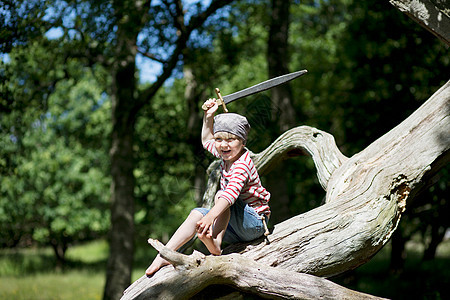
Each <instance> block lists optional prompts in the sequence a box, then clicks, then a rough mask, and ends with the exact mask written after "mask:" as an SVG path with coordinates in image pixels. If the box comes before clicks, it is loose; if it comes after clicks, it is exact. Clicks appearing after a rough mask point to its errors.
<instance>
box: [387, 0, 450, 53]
mask: <svg viewBox="0 0 450 300" xmlns="http://www.w3.org/2000/svg"><path fill="white" fill-rule="evenodd" d="M389 2H390V3H391V4H392V5H394V6H395V7H396V8H398V9H399V10H400V11H401V12H403V13H405V14H406V15H407V16H408V17H410V18H411V19H413V20H414V21H416V22H417V23H419V24H420V25H421V26H422V27H424V28H425V29H426V30H428V31H429V32H431V33H432V34H434V35H435V36H437V37H438V38H439V39H440V40H441V41H443V42H444V43H445V44H447V46H450V16H449V13H450V5H449V2H448V1H447V2H446V4H445V1H442V2H439V1H437V2H436V1H432V0H419V1H418V0H416V1H412V0H389Z"/></svg>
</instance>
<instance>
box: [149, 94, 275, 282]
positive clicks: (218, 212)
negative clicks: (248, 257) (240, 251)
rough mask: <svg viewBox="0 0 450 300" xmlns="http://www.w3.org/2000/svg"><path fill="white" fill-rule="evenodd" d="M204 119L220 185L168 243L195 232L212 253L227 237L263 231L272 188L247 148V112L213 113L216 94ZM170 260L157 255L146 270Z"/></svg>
mask: <svg viewBox="0 0 450 300" xmlns="http://www.w3.org/2000/svg"><path fill="white" fill-rule="evenodd" d="M204 105H205V107H206V108H207V109H206V110H205V115H204V118H203V128H202V143H203V147H204V148H205V149H206V150H208V151H209V152H211V153H212V154H213V155H214V156H216V157H218V158H221V159H222V161H221V166H220V168H221V178H220V190H219V191H218V192H217V193H216V195H215V197H214V206H213V207H212V208H211V209H207V208H195V209H193V210H192V211H191V213H190V214H189V216H188V217H187V219H186V220H185V221H184V222H183V224H181V225H180V227H179V228H178V229H177V231H176V232H175V233H174V235H173V236H172V238H171V239H170V240H169V242H168V243H167V244H166V247H168V248H169V249H172V250H177V249H178V248H180V247H181V246H182V245H184V244H185V243H186V242H188V241H189V240H190V239H191V238H192V237H193V236H194V235H195V234H196V233H197V236H198V238H199V239H200V240H201V241H202V242H203V243H204V244H205V246H206V248H208V250H209V252H210V253H211V254H213V255H220V254H221V253H222V250H221V244H222V241H226V242H229V243H236V242H246V241H251V240H254V239H256V238H259V237H260V236H262V235H263V234H264V225H263V218H264V217H269V216H270V208H269V206H268V202H269V199H270V193H269V192H268V191H267V190H266V189H265V188H264V187H263V186H262V185H261V181H260V179H259V175H258V172H257V171H256V168H255V166H254V164H253V161H252V160H251V158H250V153H249V151H248V150H247V149H245V147H244V146H245V143H246V141H247V135H248V132H249V130H250V125H249V124H248V121H247V119H246V118H245V117H244V116H240V115H238V114H234V113H223V114H220V115H217V116H216V117H214V114H215V113H216V111H217V109H218V105H217V103H216V100H215V99H208V100H207V101H206V102H205V104H204ZM167 264H169V262H168V261H166V260H165V259H163V258H162V257H160V256H159V255H158V256H157V257H156V258H155V260H154V261H153V262H152V264H151V265H150V266H149V267H148V269H147V271H146V272H145V273H146V275H147V276H151V275H153V274H154V273H155V272H156V271H158V270H159V269H160V268H161V267H163V266H165V265H167Z"/></svg>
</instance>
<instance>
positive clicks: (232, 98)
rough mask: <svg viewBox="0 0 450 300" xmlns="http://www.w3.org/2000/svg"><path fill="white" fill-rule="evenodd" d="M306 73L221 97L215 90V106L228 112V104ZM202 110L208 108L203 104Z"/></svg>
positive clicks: (267, 82)
mask: <svg viewBox="0 0 450 300" xmlns="http://www.w3.org/2000/svg"><path fill="white" fill-rule="evenodd" d="M307 72H308V71H307V70H301V71H297V72H293V73H289V74H285V75H281V76H278V77H275V78H272V79H269V80H266V81H263V82H261V83H258V84H256V85H254V86H251V87H249V88H246V89H243V90H240V91H238V92H235V93H233V94H229V95H226V96H223V97H222V95H221V94H220V90H219V89H218V88H216V94H217V97H218V99H217V100H216V102H217V104H219V105H222V107H223V110H224V111H225V112H228V109H227V107H226V105H225V104H228V103H230V102H233V101H235V100H238V99H241V98H244V97H247V96H250V95H253V94H256V93H260V92H262V91H265V90H268V89H271V88H273V87H276V86H279V85H281V84H283V83H286V82H289V81H291V80H293V79H295V78H297V77H300V76H302V75H304V74H306V73H307ZM202 109H203V110H208V107H206V105H204V104H203V106H202Z"/></svg>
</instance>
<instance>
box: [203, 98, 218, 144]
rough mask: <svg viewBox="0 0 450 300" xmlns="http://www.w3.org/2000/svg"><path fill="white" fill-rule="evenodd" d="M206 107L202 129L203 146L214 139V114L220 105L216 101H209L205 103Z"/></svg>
mask: <svg viewBox="0 0 450 300" xmlns="http://www.w3.org/2000/svg"><path fill="white" fill-rule="evenodd" d="M204 105H206V107H207V108H208V109H207V110H205V115H204V116H203V127H202V144H203V145H204V144H205V143H206V142H207V141H209V140H212V139H213V138H214V132H213V124H214V114H215V113H216V111H217V109H218V108H219V105H218V104H217V103H216V99H208V100H206V101H205V104H204Z"/></svg>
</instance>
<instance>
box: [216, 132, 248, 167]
mask: <svg viewBox="0 0 450 300" xmlns="http://www.w3.org/2000/svg"><path fill="white" fill-rule="evenodd" d="M214 139H215V146H216V149H217V151H218V152H219V154H220V156H221V157H222V158H223V160H225V161H229V162H231V163H233V162H235V161H236V160H237V159H238V158H239V157H240V156H241V155H242V150H243V149H244V143H243V142H242V140H240V139H238V138H237V137H236V136H234V135H229V134H228V135H227V134H225V135H224V134H221V133H220V132H218V133H217V134H215V135H214Z"/></svg>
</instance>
